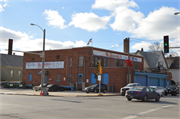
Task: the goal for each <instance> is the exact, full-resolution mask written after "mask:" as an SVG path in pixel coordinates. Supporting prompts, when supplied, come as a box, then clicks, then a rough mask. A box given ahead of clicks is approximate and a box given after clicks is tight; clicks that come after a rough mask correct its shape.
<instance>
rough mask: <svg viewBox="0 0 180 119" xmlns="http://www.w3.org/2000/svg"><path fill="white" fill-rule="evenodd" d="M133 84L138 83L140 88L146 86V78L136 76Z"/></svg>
mask: <svg viewBox="0 0 180 119" xmlns="http://www.w3.org/2000/svg"><path fill="white" fill-rule="evenodd" d="M134 83H139V84H140V85H141V86H147V81H146V76H143V75H136V76H135V80H134Z"/></svg>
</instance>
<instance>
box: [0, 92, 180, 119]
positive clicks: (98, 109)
mask: <svg viewBox="0 0 180 119" xmlns="http://www.w3.org/2000/svg"><path fill="white" fill-rule="evenodd" d="M179 99H180V98H179V96H170V95H168V96H167V97H162V98H161V99H160V102H155V101H154V100H149V101H148V102H142V101H139V100H132V101H127V100H126V98H125V97H123V96H108V97H101V96H100V97H50V96H25V95H0V119H179V118H180V115H179V113H178V112H179V109H180V106H179V101H180V100H179Z"/></svg>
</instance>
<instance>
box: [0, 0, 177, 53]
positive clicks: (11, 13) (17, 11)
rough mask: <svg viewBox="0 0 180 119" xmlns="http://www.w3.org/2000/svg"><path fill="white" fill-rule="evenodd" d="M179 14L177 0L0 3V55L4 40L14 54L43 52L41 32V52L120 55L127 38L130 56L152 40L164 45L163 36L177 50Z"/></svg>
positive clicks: (23, 0)
mask: <svg viewBox="0 0 180 119" xmlns="http://www.w3.org/2000/svg"><path fill="white" fill-rule="evenodd" d="M179 11H180V0H0V53H3V54H7V53H8V51H6V50H5V49H8V40H9V39H13V50H16V51H39V50H42V49H43V30H44V29H45V50H57V49H67V48H76V47H86V46H93V47H97V48H102V49H106V50H112V51H118V52H123V50H124V48H123V41H124V39H125V38H127V37H129V38H130V52H131V53H133V52H136V51H137V50H141V48H143V49H144V51H149V46H150V45H152V44H153V43H154V42H159V43H160V44H161V45H162V46H163V37H164V36H166V35H168V36H169V40H170V41H169V46H170V47H180V14H178V15H174V13H175V12H179ZM31 23H33V24H36V25H34V26H31V25H30V24H31ZM91 38H92V42H90V43H89V45H87V43H88V41H89V40H90V39H91ZM13 52H14V53H15V54H16V55H23V53H21V52H15V51H13ZM170 52H179V53H180V49H170Z"/></svg>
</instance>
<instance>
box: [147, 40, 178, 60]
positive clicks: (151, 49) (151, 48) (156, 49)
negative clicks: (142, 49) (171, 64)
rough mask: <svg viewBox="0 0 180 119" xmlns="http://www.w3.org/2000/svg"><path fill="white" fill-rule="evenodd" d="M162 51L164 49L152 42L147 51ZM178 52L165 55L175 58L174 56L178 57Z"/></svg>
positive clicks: (157, 43)
mask: <svg viewBox="0 0 180 119" xmlns="http://www.w3.org/2000/svg"><path fill="white" fill-rule="evenodd" d="M163 50H164V47H163V45H162V44H160V43H159V42H154V43H153V44H152V45H150V46H149V51H163ZM178 52H179V51H178ZM178 52H175V51H171V52H170V53H166V54H165V55H166V56H170V55H171V56H172V57H176V56H179V53H178Z"/></svg>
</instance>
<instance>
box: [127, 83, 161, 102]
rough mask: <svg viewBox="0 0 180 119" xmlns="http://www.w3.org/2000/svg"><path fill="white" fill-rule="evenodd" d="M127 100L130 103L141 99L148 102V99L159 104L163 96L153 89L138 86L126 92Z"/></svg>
mask: <svg viewBox="0 0 180 119" xmlns="http://www.w3.org/2000/svg"><path fill="white" fill-rule="evenodd" d="M126 98H127V100H128V101H131V100H132V99H140V100H142V101H144V102H146V101H147V100H148V99H155V100H156V101H157V102H158V101H159V100H160V98H161V96H160V95H159V93H157V92H156V91H155V90H153V88H151V87H146V86H136V87H133V88H131V89H130V90H128V91H126Z"/></svg>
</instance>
